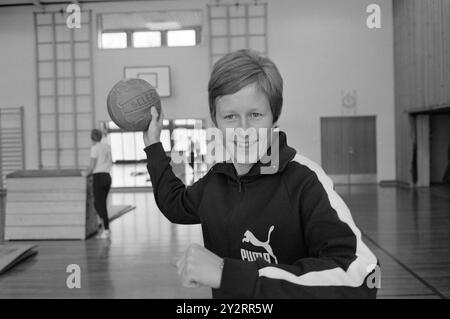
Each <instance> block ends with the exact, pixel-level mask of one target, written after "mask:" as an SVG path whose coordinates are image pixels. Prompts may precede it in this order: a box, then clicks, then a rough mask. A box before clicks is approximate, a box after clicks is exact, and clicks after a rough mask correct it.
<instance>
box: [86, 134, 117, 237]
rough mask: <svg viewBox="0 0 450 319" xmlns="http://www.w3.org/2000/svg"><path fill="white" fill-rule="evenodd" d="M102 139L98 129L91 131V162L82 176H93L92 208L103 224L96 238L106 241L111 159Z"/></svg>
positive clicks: (107, 235)
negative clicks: (93, 207)
mask: <svg viewBox="0 0 450 319" xmlns="http://www.w3.org/2000/svg"><path fill="white" fill-rule="evenodd" d="M102 138H103V132H102V131H100V130H98V129H93V130H92V131H91V140H92V143H93V145H92V147H91V162H90V164H89V167H88V169H87V170H86V172H85V173H84V175H85V176H90V175H93V180H94V183H93V190H94V206H95V210H96V211H97V214H98V215H99V216H100V219H101V220H102V222H103V231H101V232H100V233H99V235H98V236H97V238H101V239H107V238H109V237H110V236H111V231H110V229H109V218H108V209H107V206H106V199H107V197H108V193H109V190H110V189H111V175H110V174H109V172H110V170H111V166H112V157H111V146H110V145H109V144H108V143H106V141H102Z"/></svg>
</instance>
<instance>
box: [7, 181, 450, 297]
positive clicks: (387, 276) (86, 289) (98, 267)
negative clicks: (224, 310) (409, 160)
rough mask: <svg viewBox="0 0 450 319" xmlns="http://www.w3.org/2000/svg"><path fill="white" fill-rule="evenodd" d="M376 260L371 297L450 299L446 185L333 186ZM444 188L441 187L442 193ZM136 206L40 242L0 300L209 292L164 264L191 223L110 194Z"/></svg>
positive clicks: (143, 196) (194, 234) (135, 196)
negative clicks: (81, 232)
mask: <svg viewBox="0 0 450 319" xmlns="http://www.w3.org/2000/svg"><path fill="white" fill-rule="evenodd" d="M336 189H337V191H338V192H339V193H340V194H341V195H342V197H343V198H344V200H345V201H346V202H347V204H348V205H349V207H350V208H351V210H352V213H353V217H354V219H355V221H356V223H357V225H358V226H359V227H360V229H361V230H362V232H363V240H364V241H365V242H366V243H367V245H368V246H369V247H370V248H372V249H373V251H374V252H375V253H376V255H377V256H378V257H379V259H380V262H381V266H382V279H381V289H380V291H379V295H378V296H379V298H449V297H450V196H447V194H450V190H449V189H448V188H446V189H445V188H444V191H443V192H442V189H441V191H439V192H437V193H436V194H434V193H433V192H432V189H431V190H430V189H420V190H410V189H402V188H395V187H384V188H382V187H378V186H375V185H372V186H351V187H347V186H338V187H337V188H336ZM447 191H449V192H447ZM112 196H113V204H114V205H120V204H130V205H134V206H136V210H134V211H132V212H130V213H128V214H126V215H124V216H122V217H120V218H119V219H117V220H115V221H114V222H113V223H112V224H111V229H112V239H111V241H110V242H108V241H101V240H96V239H89V240H86V241H41V242H34V243H36V244H38V246H39V248H38V249H39V254H38V255H37V256H35V257H34V258H32V259H29V260H27V261H25V262H23V263H21V264H19V265H17V266H16V267H15V268H13V269H11V270H10V271H8V272H7V273H5V274H4V275H2V276H0V298H209V297H210V291H209V289H207V288H201V289H186V288H182V287H181V285H180V283H179V281H178V278H177V276H176V271H175V268H174V267H173V266H171V265H170V259H171V257H172V256H174V255H176V254H179V253H181V252H182V251H184V249H185V248H186V247H187V246H188V245H189V244H190V243H192V242H197V243H202V239H201V232H200V227H199V226H177V225H171V224H170V223H169V222H168V221H167V220H166V219H165V218H164V217H162V215H161V214H160V213H159V212H158V210H157V208H156V205H155V201H154V199H153V195H152V194H151V193H114V194H113V195H112ZM69 264H78V265H79V266H80V267H81V288H80V289H68V288H67V287H66V278H67V275H68V274H67V273H66V267H67V265H69Z"/></svg>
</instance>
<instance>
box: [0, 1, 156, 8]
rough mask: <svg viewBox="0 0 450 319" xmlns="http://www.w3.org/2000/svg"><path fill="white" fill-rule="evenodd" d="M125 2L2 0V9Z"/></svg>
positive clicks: (0, 2)
mask: <svg viewBox="0 0 450 319" xmlns="http://www.w3.org/2000/svg"><path fill="white" fill-rule="evenodd" d="M120 1H123V0H0V7H10V6H33V5H34V6H36V7H42V6H45V5H49V4H69V3H80V4H83V3H95V2H97V3H98V2H120ZM133 1H155V0H133Z"/></svg>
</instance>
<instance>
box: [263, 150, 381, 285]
mask: <svg viewBox="0 0 450 319" xmlns="http://www.w3.org/2000/svg"><path fill="white" fill-rule="evenodd" d="M293 160H294V161H296V162H298V163H300V164H302V165H305V166H307V167H308V168H309V169H311V170H312V171H313V172H314V173H316V175H317V178H318V179H319V181H320V183H321V184H322V186H323V188H324V189H325V191H326V193H327V195H328V199H329V201H330V204H331V207H332V208H333V209H334V210H335V211H336V213H337V215H338V217H339V219H340V220H341V221H342V222H344V223H345V224H347V225H348V226H349V227H350V229H351V230H352V231H353V233H354V234H355V237H356V253H355V255H356V259H355V260H354V261H353V262H352V263H351V264H350V266H349V267H348V269H347V271H344V269H342V268H340V267H336V268H331V269H326V270H321V271H312V272H308V273H306V274H303V275H301V276H296V275H294V274H292V273H290V272H288V271H286V270H283V269H280V268H277V267H271V266H269V267H264V268H261V269H260V270H259V276H263V277H267V278H272V279H282V280H287V281H289V282H292V283H294V284H298V285H303V286H349V287H359V286H361V285H362V284H363V281H364V278H366V276H367V275H368V274H369V273H370V272H371V271H373V269H374V268H375V267H376V264H377V258H376V257H375V255H374V254H373V253H372V252H371V251H370V249H369V248H368V247H367V246H366V245H365V244H364V243H363V241H362V239H361V232H360V231H359V229H358V228H357V227H356V225H355V223H354V222H353V219H352V216H351V213H350V210H349V209H348V207H347V205H346V204H345V202H344V201H343V200H342V198H341V197H340V196H339V195H338V194H337V193H336V192H335V191H334V189H333V182H332V181H331V179H330V178H329V177H328V176H327V175H326V174H325V172H324V171H323V169H322V168H321V167H320V166H319V165H317V164H316V163H314V162H313V161H311V160H310V159H308V158H306V157H304V156H302V155H300V154H297V155H296V156H295V158H294V159H293Z"/></svg>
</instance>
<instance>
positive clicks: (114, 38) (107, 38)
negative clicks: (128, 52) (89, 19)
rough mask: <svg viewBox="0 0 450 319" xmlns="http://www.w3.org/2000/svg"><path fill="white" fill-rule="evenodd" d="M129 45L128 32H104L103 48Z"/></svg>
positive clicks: (121, 47) (119, 47) (117, 47)
mask: <svg viewBox="0 0 450 319" xmlns="http://www.w3.org/2000/svg"><path fill="white" fill-rule="evenodd" d="M126 47H127V34H126V32H107V33H103V34H102V48H103V49H124V48H126Z"/></svg>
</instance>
